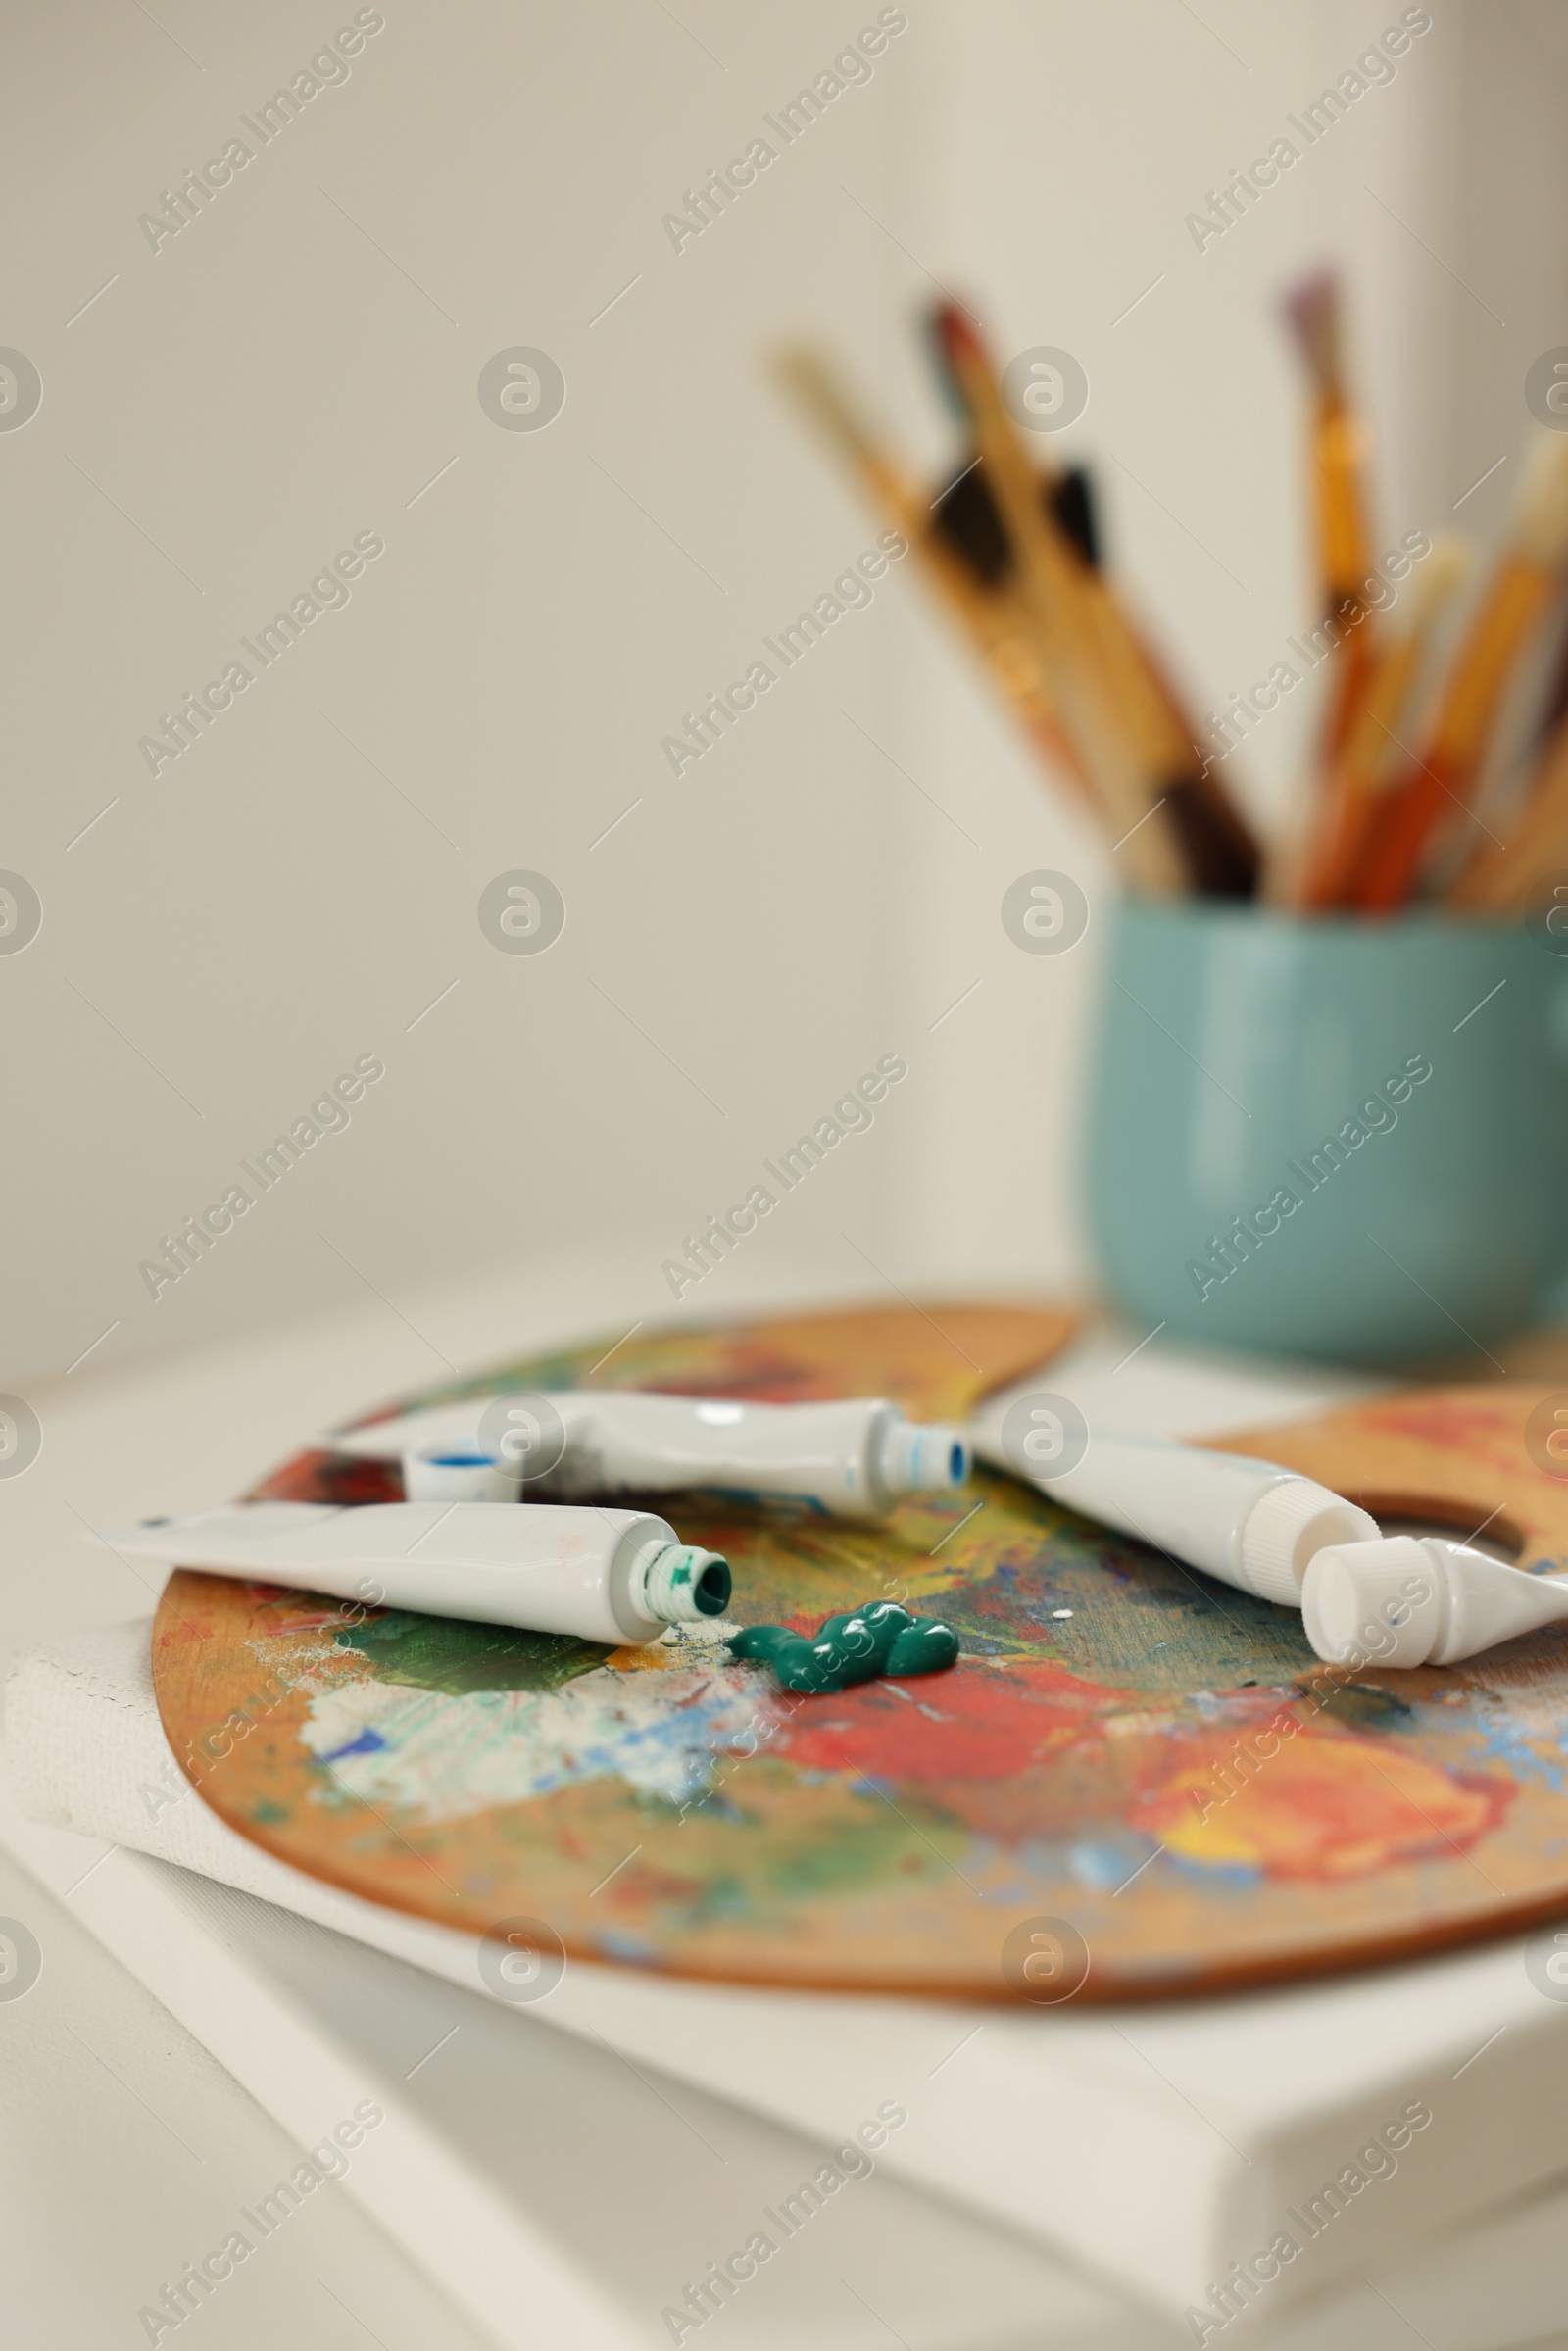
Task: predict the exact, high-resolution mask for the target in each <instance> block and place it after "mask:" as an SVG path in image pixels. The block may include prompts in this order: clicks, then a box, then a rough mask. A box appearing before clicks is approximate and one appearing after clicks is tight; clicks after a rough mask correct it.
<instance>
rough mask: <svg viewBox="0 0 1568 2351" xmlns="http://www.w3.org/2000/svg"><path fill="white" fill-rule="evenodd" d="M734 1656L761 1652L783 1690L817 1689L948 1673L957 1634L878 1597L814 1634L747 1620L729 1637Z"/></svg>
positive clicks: (833, 1619) (930, 1618)
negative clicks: (740, 1630)
mask: <svg viewBox="0 0 1568 2351" xmlns="http://www.w3.org/2000/svg"><path fill="white" fill-rule="evenodd" d="M729 1652H730V1655H731V1656H732V1657H757V1658H760V1660H761V1662H762V1663H763V1664H764V1665H767V1666H770V1667H771V1668H772V1670H773V1673H774V1674H775V1676H776V1677H777V1679H778V1682H779V1685H780V1687H781V1688H782V1689H784V1690H806V1691H809V1692H810V1693H811V1694H813V1695H823V1694H826V1693H828V1692H830V1691H832V1690H846V1689H848V1688H849V1686H850V1684H851V1683H852V1682H874V1681H875V1680H877V1678H878V1677H879V1676H881V1675H883V1674H889V1675H892V1676H893V1677H895V1678H896V1679H898V1680H901V1681H902V1680H903V1679H904V1677H905V1676H906V1675H908V1674H940V1673H945V1672H946V1670H947V1668H948V1667H949V1666H950V1665H956V1663H957V1658H958V1636H957V1635H956V1633H955V1632H954V1630H953V1627H952V1626H951V1625H945V1624H943V1623H942V1622H941V1621H940V1619H939V1618H937V1617H934V1616H911V1615H910V1613H909V1611H908V1609H907V1608H901V1607H900V1605H899V1603H898V1601H897V1600H874V1601H873V1602H872V1603H871V1606H870V1607H869V1608H858V1609H857V1610H856V1611H855V1613H854V1614H853V1615H851V1616H830V1617H828V1618H827V1619H826V1620H825V1622H824V1623H823V1625H822V1627H821V1630H820V1631H819V1632H818V1633H817V1636H816V1638H815V1640H814V1641H813V1640H809V1638H808V1637H807V1636H806V1635H805V1634H803V1633H792V1632H791V1631H790V1629H789V1627H788V1626H787V1625H748V1626H747V1628H746V1630H745V1632H744V1633H737V1634H736V1635H735V1636H734V1637H733V1639H732V1640H731V1641H730V1642H729Z"/></svg>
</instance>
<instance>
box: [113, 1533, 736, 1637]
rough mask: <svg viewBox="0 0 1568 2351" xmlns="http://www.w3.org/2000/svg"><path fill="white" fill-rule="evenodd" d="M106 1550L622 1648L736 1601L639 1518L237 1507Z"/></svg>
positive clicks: (724, 1585) (707, 1561)
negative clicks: (569, 1634) (623, 1645)
mask: <svg viewBox="0 0 1568 2351" xmlns="http://www.w3.org/2000/svg"><path fill="white" fill-rule="evenodd" d="M107 1540H108V1542H109V1543H110V1544H111V1546H112V1547H113V1548H114V1549H115V1550H117V1551H120V1552H123V1553H124V1554H125V1556H127V1557H129V1558H142V1559H155V1560H159V1561H161V1562H162V1563H163V1564H164V1565H165V1566H166V1567H197V1568H204V1569H206V1570H208V1571H209V1572H210V1573H211V1574H213V1575H218V1576H239V1577H244V1578H246V1579H249V1580H256V1581H265V1582H267V1583H272V1584H293V1585H298V1586H300V1587H301V1588H302V1589H304V1590H305V1591H307V1592H326V1593H328V1594H329V1595H330V1596H331V1597H333V1598H336V1599H344V1600H360V1601H364V1602H368V1603H369V1604H370V1605H372V1606H381V1605H386V1606H390V1607H393V1608H417V1609H421V1610H424V1611H426V1612H428V1613H429V1614H431V1615H434V1616H464V1617H471V1618H474V1619H476V1620H477V1621H478V1622H479V1623H481V1624H491V1625H516V1626H520V1627H522V1628H524V1629H526V1630H528V1631H530V1632H534V1633H574V1634H576V1635H577V1636H578V1637H579V1638H580V1639H581V1640H583V1641H611V1642H613V1643H615V1644H616V1645H619V1644H620V1643H621V1642H624V1641H636V1642H643V1641H657V1640H658V1639H659V1637H660V1635H661V1634H662V1632H663V1631H664V1629H665V1627H666V1626H667V1625H672V1624H676V1625H678V1624H695V1623H697V1622H699V1621H700V1620H701V1619H703V1618H705V1617H708V1618H711V1617H718V1616H722V1615H723V1613H724V1610H725V1608H726V1607H727V1605H728V1603H729V1595H730V1572H729V1565H728V1562H727V1561H726V1560H724V1559H721V1558H720V1557H719V1555H718V1553H717V1552H716V1551H704V1550H699V1549H698V1548H697V1547H696V1545H695V1544H693V1543H681V1542H680V1541H679V1540H678V1538H677V1537H676V1534H675V1531H674V1529H673V1528H672V1527H669V1526H666V1524H665V1523H664V1521H663V1520H662V1518H653V1517H651V1516H650V1515H649V1514H648V1512H646V1511H643V1510H570V1509H545V1508H541V1509H538V1510H515V1509H512V1508H510V1507H508V1506H506V1505H502V1504H497V1503H494V1502H458V1503H451V1502H371V1503H368V1504H366V1505H364V1506H362V1507H360V1508H358V1509H349V1510H338V1509H332V1508H329V1507H327V1506H326V1505H324V1504H321V1503H318V1502H233V1503H230V1504H229V1505H227V1506H226V1507H225V1508H223V1509H221V1510H197V1511H194V1512H192V1513H191V1515H190V1516H189V1517H187V1518H148V1519H143V1520H142V1521H141V1523H140V1524H139V1525H138V1526H134V1527H127V1528H125V1529H124V1530H123V1532H122V1533H120V1534H116V1535H111V1536H110V1537H108V1538H107Z"/></svg>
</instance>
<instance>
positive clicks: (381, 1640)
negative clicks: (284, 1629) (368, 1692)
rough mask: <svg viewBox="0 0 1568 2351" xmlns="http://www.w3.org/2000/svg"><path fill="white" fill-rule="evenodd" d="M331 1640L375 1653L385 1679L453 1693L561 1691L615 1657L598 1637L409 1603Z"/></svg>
mask: <svg viewBox="0 0 1568 2351" xmlns="http://www.w3.org/2000/svg"><path fill="white" fill-rule="evenodd" d="M332 1638H333V1640H334V1641H336V1642H337V1644H338V1646H339V1647H340V1648H345V1649H356V1650H358V1651H359V1653H360V1655H361V1656H363V1657H367V1658H368V1659H369V1662H370V1666H371V1670H372V1671H373V1673H374V1675H375V1678H376V1680H377V1681H378V1682H397V1683H402V1684H404V1685H406V1686H407V1687H408V1688H410V1689H414V1690H443V1691H444V1692H445V1693H446V1695H447V1696H448V1697H454V1698H459V1697H465V1696H466V1695H467V1693H468V1692H469V1691H470V1690H560V1689H561V1687H562V1685H563V1684H564V1683H566V1682H571V1681H575V1679H576V1677H577V1676H578V1675H579V1674H591V1673H592V1672H593V1670H594V1667H595V1666H596V1665H603V1663H604V1661H605V1659H606V1658H607V1657H608V1656H609V1655H610V1654H611V1652H610V1650H609V1648H608V1647H606V1645H605V1644H604V1642H602V1641H578V1640H577V1639H576V1638H575V1637H574V1636H569V1635H565V1634H557V1633H529V1632H523V1631H520V1630H519V1629H518V1628H517V1627H516V1626H514V1625H482V1624H476V1623H470V1622H469V1621H468V1620H467V1619H466V1617H452V1616H416V1615H415V1614H413V1613H412V1611H410V1610H407V1609H403V1608H389V1609H388V1610H387V1612H386V1614H385V1615H384V1616H376V1617H369V1618H368V1619H367V1620H366V1622H365V1623H364V1624H360V1625H350V1626H345V1627H343V1628H342V1629H341V1630H339V1631H337V1632H334V1634H333V1636H332Z"/></svg>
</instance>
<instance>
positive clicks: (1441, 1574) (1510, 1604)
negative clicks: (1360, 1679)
mask: <svg viewBox="0 0 1568 2351" xmlns="http://www.w3.org/2000/svg"><path fill="white" fill-rule="evenodd" d="M1564 1618H1568V1577H1562V1576H1537V1575H1529V1574H1526V1573H1525V1572H1524V1570H1522V1569H1520V1568H1517V1567H1509V1566H1508V1565H1507V1564H1506V1563H1505V1562H1504V1561H1503V1560H1501V1559H1492V1558H1489V1557H1488V1555H1487V1553H1486V1552H1485V1551H1473V1550H1471V1549H1470V1548H1469V1547H1468V1545H1467V1544H1465V1543H1453V1542H1450V1541H1449V1540H1448V1539H1447V1538H1446V1536H1442V1535H1421V1536H1414V1535H1393V1536H1389V1537H1387V1538H1386V1539H1384V1540H1382V1541H1380V1542H1378V1543H1338V1544H1334V1545H1332V1546H1331V1547H1330V1548H1328V1549H1327V1550H1323V1551H1320V1552H1319V1553H1318V1555H1317V1557H1316V1558H1315V1559H1314V1560H1313V1561H1312V1564H1311V1566H1310V1567H1309V1568H1308V1569H1307V1571H1306V1582H1305V1585H1304V1587H1303V1588H1302V1592H1301V1619H1302V1622H1303V1623H1304V1625H1305V1627H1306V1637H1307V1639H1308V1641H1310V1642H1311V1643H1312V1646H1313V1648H1314V1649H1316V1651H1317V1653H1318V1655H1319V1656H1320V1657H1323V1658H1326V1659H1327V1660H1328V1661H1329V1663H1330V1664H1333V1665H1344V1664H1349V1665H1404V1666H1410V1665H1457V1664H1458V1662H1459V1660H1460V1659H1461V1658H1463V1657H1474V1656H1477V1655H1479V1653H1480V1652H1481V1651H1482V1650H1483V1649H1492V1648H1495V1647H1496V1646H1497V1644H1498V1642H1499V1641H1512V1640H1514V1639H1515V1637H1516V1636H1517V1635H1518V1634H1520V1633H1534V1632H1538V1631H1539V1630H1540V1629H1541V1627H1542V1626H1543V1625H1549V1624H1560V1623H1561V1622H1562V1621H1563V1620H1564Z"/></svg>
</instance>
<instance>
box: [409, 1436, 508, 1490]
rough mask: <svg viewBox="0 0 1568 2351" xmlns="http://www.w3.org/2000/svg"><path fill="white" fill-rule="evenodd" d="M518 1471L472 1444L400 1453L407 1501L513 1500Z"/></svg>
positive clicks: (431, 1447)
mask: <svg viewBox="0 0 1568 2351" xmlns="http://www.w3.org/2000/svg"><path fill="white" fill-rule="evenodd" d="M521 1486H522V1481H521V1477H520V1475H519V1473H518V1472H517V1471H516V1470H515V1469H514V1468H513V1467H512V1466H511V1464H510V1463H508V1462H506V1461H497V1460H496V1459H495V1457H494V1456H493V1455H492V1454H490V1453H484V1452H480V1451H479V1449H478V1448H477V1447H476V1446H474V1445H426V1446H424V1447H423V1448H422V1449H421V1450H420V1451H418V1452H413V1453H405V1454H404V1456H403V1494H404V1499H405V1500H406V1501H410V1502H515V1501H516V1499H517V1497H518V1494H519V1493H520V1492H521Z"/></svg>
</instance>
